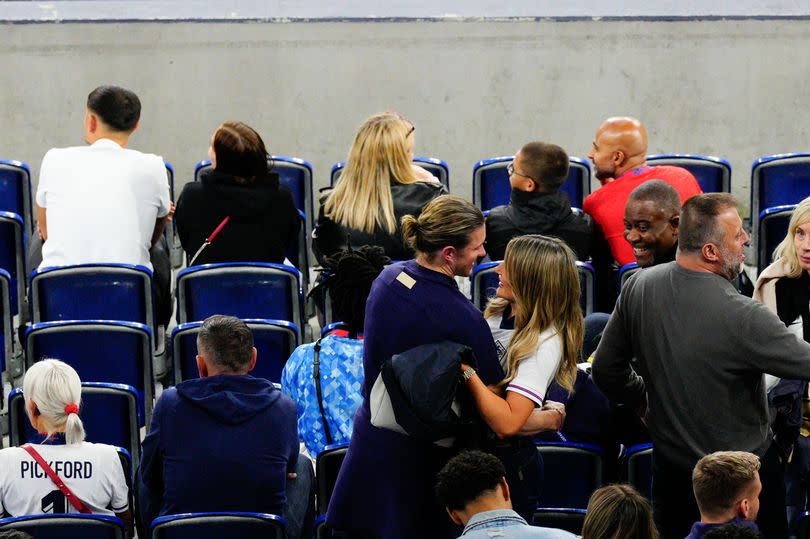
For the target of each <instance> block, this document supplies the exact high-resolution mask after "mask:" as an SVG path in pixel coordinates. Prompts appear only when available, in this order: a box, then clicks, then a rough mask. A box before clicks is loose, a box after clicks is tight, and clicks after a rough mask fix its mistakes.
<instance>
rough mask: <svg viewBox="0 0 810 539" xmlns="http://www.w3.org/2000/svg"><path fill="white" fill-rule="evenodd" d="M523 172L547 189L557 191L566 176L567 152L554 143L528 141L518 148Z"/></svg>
mask: <svg viewBox="0 0 810 539" xmlns="http://www.w3.org/2000/svg"><path fill="white" fill-rule="evenodd" d="M520 155H521V157H522V162H523V168H524V169H525V170H522V171H521V172H523V173H524V174H526V175H527V176H530V177H531V178H532V179H534V180H535V181H536V182H539V183H541V184H542V185H543V187H544V188H545V189H546V190H548V191H557V190H558V189H559V188H560V187H561V186H562V184H563V183H565V180H566V179H567V178H568V154H567V153H565V150H563V149H562V148H560V147H559V146H557V145H556V144H547V143H545V142H529V143H528V144H526V145H524V146H523V147H522V148H521V149H520Z"/></svg>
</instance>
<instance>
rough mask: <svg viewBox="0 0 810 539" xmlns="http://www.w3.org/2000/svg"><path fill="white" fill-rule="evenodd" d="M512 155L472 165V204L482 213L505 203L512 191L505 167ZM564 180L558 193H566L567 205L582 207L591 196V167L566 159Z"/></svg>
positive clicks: (582, 160)
mask: <svg viewBox="0 0 810 539" xmlns="http://www.w3.org/2000/svg"><path fill="white" fill-rule="evenodd" d="M513 160H514V156H512V155H508V156H505V157H493V158H491V159H484V160H482V161H479V162H477V163H476V164H475V165H474V166H473V203H474V204H475V205H476V206H478V207H479V208H481V209H482V210H491V209H492V208H494V207H495V206H503V205H505V204H509V193H510V192H511V190H512V188H511V186H510V184H509V176H508V174H507V173H506V167H508V166H509V164H510V163H511V162H512V161H513ZM568 162H569V167H570V168H569V170H568V179H567V180H565V183H563V185H562V191H565V192H566V193H568V198H570V199H571V206H573V207H575V208H582V203H583V202H584V201H585V197H587V196H588V195H589V194H590V193H591V165H590V163H588V161H587V160H585V159H580V158H579V157H569V158H568Z"/></svg>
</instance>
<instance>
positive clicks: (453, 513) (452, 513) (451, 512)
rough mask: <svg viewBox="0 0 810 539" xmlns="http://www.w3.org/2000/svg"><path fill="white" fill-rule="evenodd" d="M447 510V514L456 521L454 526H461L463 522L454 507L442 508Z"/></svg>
mask: <svg viewBox="0 0 810 539" xmlns="http://www.w3.org/2000/svg"><path fill="white" fill-rule="evenodd" d="M444 510H445V511H447V514H448V515H450V519H451V520H452V521H453V522H455V523H456V526H463V525H464V522H463V521H462V520H461V519H460V518H459V516H458V513H456V510H455V509H450V508H449V507H445V508H444Z"/></svg>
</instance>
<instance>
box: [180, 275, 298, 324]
mask: <svg viewBox="0 0 810 539" xmlns="http://www.w3.org/2000/svg"><path fill="white" fill-rule="evenodd" d="M283 268H286V269H283ZM291 270H292V271H291ZM299 286H300V285H299V284H298V281H297V272H295V270H294V268H291V267H290V266H282V265H280V264H208V265H206V266H196V267H192V268H186V269H185V270H182V271H181V272H180V273H179V274H178V276H177V290H178V292H177V293H178V322H180V323H185V322H195V321H200V320H205V319H206V318H208V317H209V316H211V315H214V314H224V315H230V316H236V317H238V318H242V319H245V318H260V319H272V320H287V321H290V322H293V323H294V324H296V325H299V324H300V320H299V317H300V313H301V310H300V304H299V305H296V301H297V302H300V297H299V294H300V292H299ZM294 298H295V299H294Z"/></svg>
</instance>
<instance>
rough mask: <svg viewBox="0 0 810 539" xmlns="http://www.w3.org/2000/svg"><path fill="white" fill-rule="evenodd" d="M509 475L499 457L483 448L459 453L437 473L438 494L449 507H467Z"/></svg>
mask: <svg viewBox="0 0 810 539" xmlns="http://www.w3.org/2000/svg"><path fill="white" fill-rule="evenodd" d="M505 476H506V469H505V468H504V466H503V464H502V463H501V461H500V460H498V459H497V457H494V456H492V455H490V454H488V453H484V452H483V451H478V450H473V451H464V452H462V453H459V454H458V455H456V456H455V457H453V458H452V459H450V461H449V462H448V463H447V464H445V465H444V468H442V470H441V471H440V472H439V473H438V475H437V476H436V487H435V490H436V497H437V498H438V499H439V502H440V503H442V504H443V505H445V506H446V507H447V508H448V509H464V507H465V506H466V505H467V504H468V503H470V502H471V501H473V500H475V499H476V498H478V497H479V496H481V494H483V493H485V492H488V491H492V490H495V488H497V487H498V485H499V484H500V482H501V480H502V479H503V478H504V477H505Z"/></svg>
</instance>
